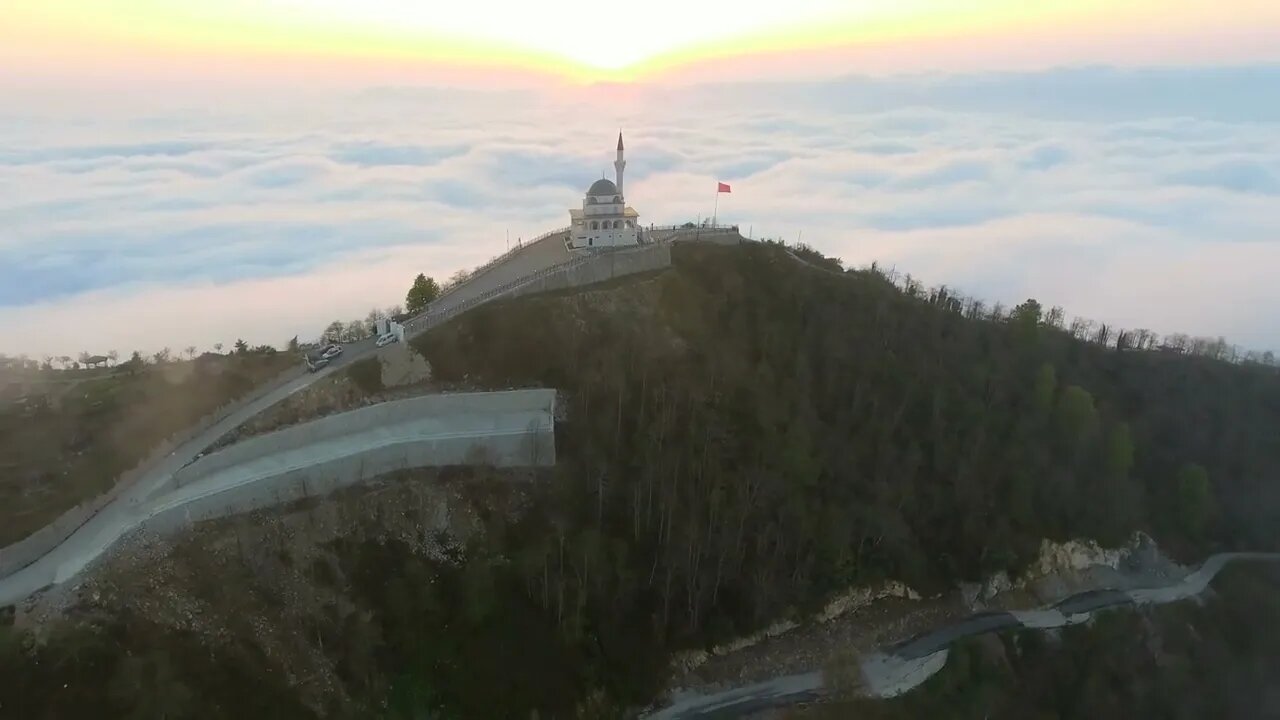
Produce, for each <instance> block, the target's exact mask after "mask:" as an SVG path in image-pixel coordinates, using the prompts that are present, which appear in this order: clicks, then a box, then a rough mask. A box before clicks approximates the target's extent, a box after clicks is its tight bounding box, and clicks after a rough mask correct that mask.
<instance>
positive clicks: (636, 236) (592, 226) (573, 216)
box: [569, 133, 640, 250]
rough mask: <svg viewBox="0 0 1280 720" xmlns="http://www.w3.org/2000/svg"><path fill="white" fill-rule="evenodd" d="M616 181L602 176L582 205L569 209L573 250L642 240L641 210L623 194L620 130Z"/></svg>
mask: <svg viewBox="0 0 1280 720" xmlns="http://www.w3.org/2000/svg"><path fill="white" fill-rule="evenodd" d="M613 167H614V171H615V172H616V173H617V182H616V183H615V182H613V181H611V180H609V179H608V178H600V179H599V180H597V181H595V182H594V183H592V184H591V187H590V188H589V189H588V190H587V196H586V197H584V198H583V199H582V209H581V210H579V209H578V208H570V209H569V219H570V221H571V222H570V224H569V245H570V247H572V248H573V249H574V250H578V249H581V248H595V247H618V246H620V245H636V244H638V243H639V242H640V227H639V219H640V214H639V213H637V212H636V211H635V210H634V209H632V208H629V207H627V200H626V196H625V195H623V194H622V172H623V170H626V168H627V161H626V160H625V159H623V146H622V133H618V159H617V160H615V161H614V163H613Z"/></svg>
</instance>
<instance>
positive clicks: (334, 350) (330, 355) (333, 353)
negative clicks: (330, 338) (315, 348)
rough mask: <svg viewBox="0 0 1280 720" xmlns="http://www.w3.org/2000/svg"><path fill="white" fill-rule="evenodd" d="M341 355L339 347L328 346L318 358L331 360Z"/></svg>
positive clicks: (340, 347)
mask: <svg viewBox="0 0 1280 720" xmlns="http://www.w3.org/2000/svg"><path fill="white" fill-rule="evenodd" d="M341 354H342V346H341V345H330V346H329V347H327V348H325V349H324V352H322V353H320V357H322V358H324V359H325V360H332V359H334V358H336V357H338V356H339V355H341Z"/></svg>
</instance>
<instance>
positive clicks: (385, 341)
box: [376, 333, 400, 347]
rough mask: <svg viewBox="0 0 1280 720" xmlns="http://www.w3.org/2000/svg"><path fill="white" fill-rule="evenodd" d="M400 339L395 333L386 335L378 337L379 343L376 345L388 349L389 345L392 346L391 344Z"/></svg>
mask: <svg viewBox="0 0 1280 720" xmlns="http://www.w3.org/2000/svg"><path fill="white" fill-rule="evenodd" d="M399 339H400V338H398V337H396V334H395V333H386V334H383V335H379V336H378V341H377V343H376V344H377V346H378V347H386V346H387V345H390V344H391V343H393V342H395V341H397V340H399Z"/></svg>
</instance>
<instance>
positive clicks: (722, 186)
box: [716, 183, 732, 193]
mask: <svg viewBox="0 0 1280 720" xmlns="http://www.w3.org/2000/svg"><path fill="white" fill-rule="evenodd" d="M716 192H718V193H722V192H723V193H727V192H732V191H731V190H729V185H728V184H727V183H720V187H718V188H716Z"/></svg>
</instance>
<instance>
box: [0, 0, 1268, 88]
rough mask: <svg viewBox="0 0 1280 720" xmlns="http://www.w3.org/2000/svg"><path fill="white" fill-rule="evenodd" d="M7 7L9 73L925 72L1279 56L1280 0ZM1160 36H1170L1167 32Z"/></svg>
mask: <svg viewBox="0 0 1280 720" xmlns="http://www.w3.org/2000/svg"><path fill="white" fill-rule="evenodd" d="M5 13H6V17H5V23H4V26H3V27H0V60H3V61H4V63H3V66H0V72H4V68H8V69H9V70H10V71H12V70H22V69H28V70H36V71H42V70H51V69H52V70H68V69H70V68H73V67H75V66H78V65H98V64H100V63H108V64H110V63H134V64H136V65H140V66H146V65H147V63H149V62H155V60H156V58H159V57H164V58H174V57H175V56H188V57H191V58H211V57H217V58H223V59H235V58H241V59H247V58H256V59H262V58H272V57H274V58H280V57H288V58H299V59H308V60H310V61H314V62H330V63H331V62H333V61H342V60H348V61H350V60H361V61H366V62H373V63H384V64H391V63H405V62H410V63H419V64H424V65H437V66H448V67H456V68H467V67H478V66H483V67H491V68H507V69H510V70H514V71H523V72H534V73H541V74H546V75H551V76H559V77H563V78H567V79H570V80H579V81H595V80H632V79H643V78H647V77H655V76H661V75H664V74H670V73H672V72H678V71H679V69H680V68H682V67H686V66H691V65H697V64H699V63H703V62H707V61H714V60H723V59H733V58H746V59H750V58H752V57H761V56H766V55H777V54H786V53H804V52H816V51H825V52H833V51H834V52H845V53H848V54H849V55H850V56H851V57H860V56H862V55H865V54H866V53H867V52H869V51H873V50H876V49H884V48H892V49H893V50H894V51H896V52H897V53H898V54H899V55H902V54H907V55H908V57H909V58H910V59H911V60H912V61H913V62H909V63H908V62H905V61H904V62H903V63H902V64H903V65H904V66H907V65H910V66H911V67H906V68H905V69H913V70H914V69H920V68H927V67H930V64H931V63H933V64H934V65H936V66H937V67H938V69H945V67H946V66H947V65H948V64H949V63H950V62H953V61H954V57H965V56H981V55H982V54H984V53H986V54H988V55H990V54H1005V55H1010V54H1013V55H1019V56H1021V55H1027V54H1029V53H1030V54H1032V55H1034V54H1035V53H1042V54H1043V56H1044V57H1045V59H1046V60H1051V61H1054V62H1063V61H1066V62H1070V61H1071V59H1072V53H1077V52H1078V51H1080V52H1082V48H1085V47H1091V48H1093V49H1095V50H1099V51H1102V52H1105V51H1106V48H1107V47H1108V46H1111V52H1110V54H1111V55H1114V56H1116V57H1115V59H1116V60H1118V61H1123V60H1124V59H1125V57H1126V54H1127V55H1131V56H1132V58H1133V59H1134V60H1135V61H1139V62H1151V61H1152V60H1153V58H1152V56H1153V55H1154V56H1157V57H1155V58H1154V60H1156V61H1161V56H1163V61H1164V62H1178V61H1179V57H1178V52H1179V46H1178V43H1177V42H1170V41H1169V38H1179V37H1182V36H1186V37H1196V38H1198V40H1197V42H1199V43H1201V44H1203V43H1206V42H1210V43H1217V44H1218V45H1220V46H1221V50H1223V51H1224V52H1228V53H1231V52H1234V53H1235V54H1236V55H1241V54H1243V55H1245V56H1246V57H1243V58H1237V59H1242V60H1274V59H1276V55H1277V53H1280V50H1277V49H1276V48H1277V47H1280V43H1277V42H1275V41H1276V40H1278V39H1280V4H1277V3H1274V2H1270V1H1268V0H1224V1H1219V2H1213V1H1211V0H1178V1H1174V2H1167V1H1163V0H1130V1H1129V2H1123V1H1120V2H1116V1H1110V0H1042V1H1041V2H1035V3H1028V2H1024V1H1023V0H895V2H872V1H871V0H791V1H790V2H786V3H743V2H731V1H729V0H706V1H703V2H697V1H696V0H651V1H650V2H647V3H645V4H644V5H643V6H639V5H637V6H634V7H631V6H626V5H622V6H619V5H614V4H601V3H596V2H585V1H584V0H546V1H545V2H538V3H529V2H510V1H508V0H471V1H470V2H465V3H455V4H450V5H449V6H448V7H447V8H443V7H440V6H438V5H435V4H432V3H423V2H418V1H415V0H218V1H217V2H196V1H194V0H40V1H39V2H23V3H21V4H19V6H18V7H16V8H14V7H10V8H8V9H7V10H6V11H5ZM1156 38H1163V39H1164V42H1162V43H1154V44H1153V40H1155V39H1156ZM1206 38H1207V39H1206ZM944 46H945V47H946V48H949V49H948V50H947V52H950V53H951V55H952V56H954V57H953V59H952V60H948V59H946V57H944V55H946V53H945V52H943V51H942V50H940V48H944ZM1268 48H1269V49H1268ZM1032 50H1034V51H1035V52H1034V53H1032V52H1030V51H1032ZM1055 53H1056V54H1055ZM1268 53H1270V55H1268ZM1249 56H1252V57H1249ZM1087 59H1088V58H1085V57H1081V58H1076V60H1077V61H1084V60H1087ZM264 69H267V68H264ZM856 69H857V68H856V67H853V68H849V70H856ZM889 69H892V67H890V68H889Z"/></svg>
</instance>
